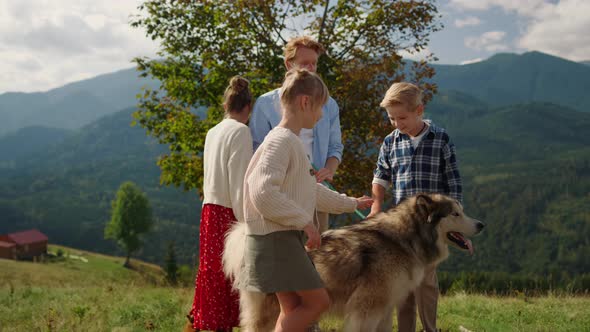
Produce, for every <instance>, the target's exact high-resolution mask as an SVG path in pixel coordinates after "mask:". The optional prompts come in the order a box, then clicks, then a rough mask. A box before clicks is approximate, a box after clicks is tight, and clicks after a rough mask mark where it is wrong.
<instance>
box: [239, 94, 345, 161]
mask: <svg viewBox="0 0 590 332" xmlns="http://www.w3.org/2000/svg"><path fill="white" fill-rule="evenodd" d="M280 99H281V98H280V95H279V89H276V90H273V91H270V92H267V93H265V94H263V95H262V96H260V97H258V99H257V100H256V103H255V104H254V109H253V110H252V115H251V116H250V123H249V126H250V131H251V132H252V139H253V141H254V151H256V149H257V148H258V146H259V145H260V144H261V143H262V141H263V140H264V137H266V134H268V132H269V131H270V130H271V129H272V128H274V127H275V126H276V125H278V124H279V122H280V121H281V113H280V109H281V100H280ZM343 149H344V146H343V145H342V134H341V132H340V110H339V109H338V104H336V101H335V100H334V99H332V97H329V98H328V102H327V103H326V105H324V108H323V114H322V118H321V119H320V121H318V123H316V125H315V127H314V128H313V160H312V162H313V164H314V165H315V166H316V167H319V168H322V167H324V166H325V165H326V160H328V158H330V157H336V158H338V160H339V161H342V150H343Z"/></svg>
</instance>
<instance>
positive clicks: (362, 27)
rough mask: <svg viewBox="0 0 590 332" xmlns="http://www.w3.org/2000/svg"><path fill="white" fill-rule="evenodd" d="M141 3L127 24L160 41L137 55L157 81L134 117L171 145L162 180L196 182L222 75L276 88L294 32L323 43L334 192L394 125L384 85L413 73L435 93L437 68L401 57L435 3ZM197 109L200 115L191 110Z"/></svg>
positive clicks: (432, 24) (356, 179) (423, 33)
mask: <svg viewBox="0 0 590 332" xmlns="http://www.w3.org/2000/svg"><path fill="white" fill-rule="evenodd" d="M139 10H140V14H138V15H136V16H134V17H133V18H132V19H131V25H132V26H133V27H137V28H141V29H144V30H145V32H146V33H147V35H148V36H149V37H151V38H152V39H154V40H158V41H159V42H160V43H161V48H160V50H159V52H158V58H159V59H158V60H153V59H149V58H145V57H141V58H136V59H135V62H136V63H137V68H138V70H139V71H140V72H141V73H142V74H141V75H142V76H151V77H153V78H156V79H158V80H159V81H160V82H161V87H160V90H159V91H152V90H146V91H145V92H144V94H143V95H142V96H141V99H140V102H139V111H138V112H136V113H135V117H136V123H139V125H141V126H142V127H144V128H146V130H147V132H148V134H150V135H153V136H155V137H157V138H158V139H159V141H160V143H164V144H168V145H169V147H170V153H169V154H167V155H164V156H162V157H160V159H159V160H158V165H159V166H160V168H161V170H162V173H161V178H160V180H161V182H162V183H164V184H173V185H176V186H183V187H184V189H185V190H191V189H194V188H200V187H201V185H202V160H201V158H200V154H201V151H202V149H203V144H204V138H205V134H206V131H207V129H208V128H210V127H211V126H212V125H213V124H215V123H217V122H218V121H219V120H220V119H221V114H222V112H221V96H222V94H223V90H224V88H225V86H226V84H227V82H228V79H229V78H230V77H231V76H232V75H235V74H240V75H244V76H246V77H247V78H248V79H250V81H251V83H252V89H253V92H254V94H255V95H260V94H261V93H264V92H266V91H269V90H271V89H273V88H276V87H278V86H280V84H281V82H282V79H283V76H284V71H285V69H284V66H283V57H282V49H283V46H284V44H285V43H286V41H287V40H288V39H289V38H290V37H292V36H294V35H301V34H308V35H311V36H314V37H315V38H316V39H317V40H318V41H320V42H321V43H323V44H324V46H325V47H326V49H327V54H326V55H324V56H323V57H322V58H321V59H320V64H319V68H318V72H319V73H320V75H321V76H322V77H323V78H324V80H325V82H326V83H327V85H328V87H329V88H330V93H331V94H332V96H333V97H334V98H335V99H336V100H337V101H338V104H339V106H340V115H341V126H342V137H343V143H344V145H345V150H344V156H343V164H342V165H341V166H340V172H339V175H338V176H337V177H336V181H337V183H336V185H337V187H338V188H339V189H340V190H347V191H349V192H352V191H356V192H358V191H363V190H366V189H367V187H368V183H369V181H370V178H371V174H372V170H373V168H374V163H375V160H376V154H377V151H378V144H379V143H380V140H381V139H382V138H383V137H384V136H385V135H386V134H387V133H389V132H390V131H391V127H390V125H389V123H388V122H387V121H386V119H385V113H384V112H383V111H381V110H379V107H378V104H379V102H380V101H381V99H382V97H383V95H384V92H385V90H386V89H387V88H388V87H389V85H390V84H391V83H392V82H394V81H399V80H410V81H414V82H416V83H418V84H420V85H421V86H422V87H423V88H424V89H425V91H426V92H427V93H426V97H427V99H429V98H430V97H431V95H432V93H434V92H435V91H436V86H434V85H432V84H429V83H427V82H425V80H426V79H428V78H430V77H432V75H434V71H433V70H432V68H430V67H429V66H428V65H427V63H426V61H425V60H423V61H420V62H413V63H412V65H411V66H408V67H410V68H405V63H404V61H402V57H401V56H400V54H402V52H408V53H416V52H421V51H423V50H425V48H426V46H427V44H428V36H429V34H430V33H432V32H434V31H437V30H439V29H440V28H441V25H440V24H439V23H438V22H437V20H438V18H439V15H438V13H437V9H436V6H435V5H434V1H392V0H388V1H386V0H349V1H337V2H336V3H334V1H329V0H325V1H319V0H313V1H298V0H277V1H270V0H261V1H246V0H242V1H240V0H238V1H229V0H224V1H215V2H213V1H188V0H186V1H178V0H148V1H145V2H144V3H143V4H142V5H140V6H139ZM426 59H427V60H432V59H434V57H433V56H432V55H429V56H428V57H427V58H426ZM204 109H206V110H207V114H206V115H204V114H202V113H201V112H195V110H204ZM195 113H198V114H200V115H196V114H195Z"/></svg>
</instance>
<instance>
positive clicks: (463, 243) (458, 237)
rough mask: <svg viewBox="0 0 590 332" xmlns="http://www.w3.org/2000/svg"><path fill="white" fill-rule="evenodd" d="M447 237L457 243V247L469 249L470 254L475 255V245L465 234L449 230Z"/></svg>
mask: <svg viewBox="0 0 590 332" xmlns="http://www.w3.org/2000/svg"><path fill="white" fill-rule="evenodd" d="M447 238H448V239H449V240H451V242H453V243H454V244H456V245H457V247H459V248H461V249H463V250H469V254H470V255H473V245H472V244H471V240H469V239H466V238H465V237H464V236H463V234H461V233H459V232H448V233H447Z"/></svg>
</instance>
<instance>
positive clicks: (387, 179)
mask: <svg viewBox="0 0 590 332" xmlns="http://www.w3.org/2000/svg"><path fill="white" fill-rule="evenodd" d="M390 150H391V148H390V144H389V140H388V138H387V137H386V138H385V140H384V141H383V144H381V148H380V149H379V157H378V158H377V167H376V168H375V170H374V171H373V182H372V183H377V184H379V185H381V186H383V187H384V188H385V189H388V188H389V187H390V185H391V178H392V174H391V172H392V168H391V162H390V160H389V154H390V152H391V151H390Z"/></svg>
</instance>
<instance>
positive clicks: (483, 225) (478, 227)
mask: <svg viewBox="0 0 590 332" xmlns="http://www.w3.org/2000/svg"><path fill="white" fill-rule="evenodd" d="M475 227H477V232H478V233H479V232H481V231H482V230H483V228H484V227H486V224H484V223H482V222H481V221H478V222H477V224H476V226H475Z"/></svg>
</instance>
